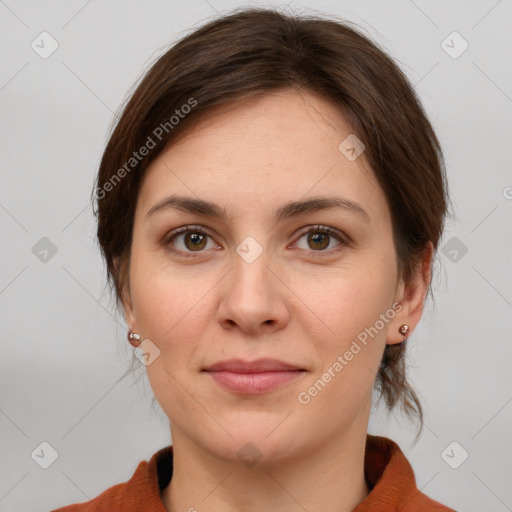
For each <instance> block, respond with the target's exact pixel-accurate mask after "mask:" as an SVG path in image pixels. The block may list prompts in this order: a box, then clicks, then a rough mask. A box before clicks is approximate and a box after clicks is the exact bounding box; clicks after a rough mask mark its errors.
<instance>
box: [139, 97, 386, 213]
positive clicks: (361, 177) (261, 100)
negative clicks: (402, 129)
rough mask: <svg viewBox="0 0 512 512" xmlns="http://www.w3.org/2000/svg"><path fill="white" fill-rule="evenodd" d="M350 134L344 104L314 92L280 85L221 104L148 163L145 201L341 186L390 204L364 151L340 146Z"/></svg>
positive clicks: (271, 195) (250, 198) (281, 194)
mask: <svg viewBox="0 0 512 512" xmlns="http://www.w3.org/2000/svg"><path fill="white" fill-rule="evenodd" d="M353 136H354V135H353V134H352V130H351V127H350V125H349V124H348V123H347V121H346V120H345V119H344V117H343V115H342V112H341V110H340V109H339V108H338V107H337V106H336V105H334V104H333V103H331V102H330V101H329V100H327V99H325V98H323V97H321V96H319V95H317V94H315V93H311V92H305V91H301V92H300V93H299V92H296V91H291V90H285V91H278V92H274V93H269V94H266V95H264V96H260V97H255V98H251V99H249V100H247V101H244V102H242V103H236V104H234V105H231V106H229V107H227V108H222V109H217V110H216V111H214V112H212V113H211V114H210V115H206V116H205V117H204V118H202V119H201V120H200V121H199V122H198V123H197V124H196V125H195V126H194V127H193V128H192V129H190V130H188V131H186V132H185V133H184V134H183V135H181V136H180V137H179V138H178V139H176V140H175V141H174V142H173V143H172V144H171V145H170V146H169V147H168V148H167V149H166V150H165V151H163V152H162V153H161V154H160V155H159V156H158V158H157V159H156V160H155V161H154V162H153V163H152V164H151V165H150V166H149V168H148V169H147V171H146V176H145V178H144V181H143V184H142V188H141V191H140V196H139V203H140V207H141V209H142V210H144V211H147V210H149V209H150V208H151V207H152V206H153V205H154V204H155V203H156V202H158V201H159V200H161V199H162V198H164V197H166V196H168V195H170V194H171V193H175V192H178V193H186V194H187V195H197V196H200V197H201V198H204V199H208V200H212V201H215V202H217V203H219V202H221V203H223V204H226V205H227V204H228V203H229V204H231V205H233V204H238V205H239V206H243V205H244V204H245V205H251V206H255V205H258V204H259V205H264V204H269V203H275V204H278V203H283V202H285V200H290V199H298V198H301V197H305V196H307V195H308V194H309V195H325V194H326V193H330V194H333V193H339V194H342V195H343V196H346V197H347V198H348V199H354V200H355V199H356V198H357V200H358V201H362V202H366V203H368V205H369V206H370V207H375V209H377V210H378V208H379V207H384V208H386V205H385V198H384V196H383V193H382V191H381V190H380V187H379V186H378V184H377V182H376V180H375V179H374V175H373V172H372V171H371V169H370V168H369V166H368V164H367V163H366V161H365V159H364V152H363V153H362V154H361V155H360V156H359V157H358V158H357V159H355V160H351V159H349V158H347V156H346V153H344V152H342V151H340V144H341V143H343V141H346V140H347V138H349V140H351V139H350V137H353ZM383 201H384V203H383Z"/></svg>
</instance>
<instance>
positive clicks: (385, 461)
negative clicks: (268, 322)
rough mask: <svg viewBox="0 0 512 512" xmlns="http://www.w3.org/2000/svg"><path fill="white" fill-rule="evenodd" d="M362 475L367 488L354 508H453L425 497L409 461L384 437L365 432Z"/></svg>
mask: <svg viewBox="0 0 512 512" xmlns="http://www.w3.org/2000/svg"><path fill="white" fill-rule="evenodd" d="M365 476H366V479H367V482H368V483H369V487H370V488H371V491H370V494H369V495H368V497H367V498H366V499H365V500H363V502H362V503H361V504H360V505H359V506H358V507H357V508H356V509H355V511H354V512H370V511H373V510H400V512H417V511H418V510H421V511H422V512H455V510H454V509H452V508H449V507H447V506H445V505H442V504H441V503H438V502H437V501H435V500H433V499H431V498H429V497H428V496H427V495H426V494H424V493H422V492H421V491H420V490H419V489H418V488H417V486H416V479H415V477H414V472H413V469H412V467H411V465H410V463H409V461H408V460H407V458H406V457H405V455H404V454H403V452H402V451H401V450H400V447H399V446H398V445H397V444H396V443H395V442H394V441H392V440H391V439H388V438H386V437H380V436H373V435H370V434H368V436H367V440H366V452H365Z"/></svg>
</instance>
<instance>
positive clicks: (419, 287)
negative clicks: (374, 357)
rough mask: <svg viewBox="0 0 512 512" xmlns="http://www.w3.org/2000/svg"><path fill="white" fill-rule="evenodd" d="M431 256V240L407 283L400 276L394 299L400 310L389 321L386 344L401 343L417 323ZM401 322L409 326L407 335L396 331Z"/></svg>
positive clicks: (421, 307)
mask: <svg viewBox="0 0 512 512" xmlns="http://www.w3.org/2000/svg"><path fill="white" fill-rule="evenodd" d="M433 256H434V246H433V245H432V242H428V244H427V245H426V247H425V249H424V251H423V254H422V256H421V259H420V261H419V262H418V265H417V266H416V270H415V272H414V275H413V276H412V278H411V280H410V281H409V282H408V283H404V282H403V279H402V278H400V281H399V283H398V286H397V292H396V295H395V301H396V302H398V303H400V305H401V306H402V308H401V309H400V310H398V308H397V314H396V315H395V317H394V318H393V319H392V320H391V321H390V322H389V330H388V334H387V339H386V343H387V344H388V345H396V344H397V343H402V342H403V341H404V340H405V339H406V337H409V336H410V335H411V333H412V332H413V331H414V329H415V328H416V326H417V325H418V324H419V322H420V320H421V315H422V313H423V307H424V305H425V299H426V298H427V293H428V288H429V286H430V280H431V277H432V258H433ZM403 324H406V325H408V326H409V332H408V334H407V336H404V335H403V334H400V332H399V331H398V329H399V328H400V326H401V325H403Z"/></svg>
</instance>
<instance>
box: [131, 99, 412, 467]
mask: <svg viewBox="0 0 512 512" xmlns="http://www.w3.org/2000/svg"><path fill="white" fill-rule="evenodd" d="M350 135H351V130H350V128H349V126H348V125H347V124H346V123H345V122H344V121H343V119H342V118H341V117H340V114H339V112H338V111H337V110H336V108H335V107H334V106H333V105H331V103H329V102H328V101H327V100H325V99H323V98H321V97H319V96H317V95H315V94H312V93H306V92H304V93H302V94H298V93H296V92H292V91H280V92H275V93H272V94H268V95H265V96H262V97H260V98H256V99H252V100H250V101H248V102H247V103H245V104H243V105H237V106H236V107H234V108H231V109H230V110H226V111H224V112H223V113H220V114H219V113H218V114H216V115H215V116H210V117H209V118H208V119H206V120H205V121H203V122H201V123H200V124H199V125H198V126H197V127H195V128H194V129H193V130H192V131H191V132H189V133H188V135H186V136H185V137H183V138H181V139H179V141H178V142H177V143H175V144H174V145H172V146H171V147H170V148H169V149H167V150H166V151H165V152H163V153H162V154H161V155H159V157H158V158H157V159H156V160H155V161H154V162H153V163H152V165H151V166H150V167H149V169H148V171H147V175H146V177H145V179H144V182H143V184H142V188H141V190H140V194H139V198H138V202H137V207H136V213H135V224H134V231H133V241H132V251H131V262H130V272H129V282H130V286H129V290H128V292H127V298H126V299H125V312H126V318H127V322H128V325H130V326H131V328H132V329H133V330H134V331H135V332H138V333H139V334H140V335H141V336H142V338H143V339H149V340H150V342H145V343H146V344H147V343H149V344H147V345H146V347H147V348H148V352H149V353H150V356H148V357H149V359H148V362H149V363H150V364H148V365H147V366H146V370H147V374H148V378H149V381H150V383H151V386H152V389H153V392H154V394H155V396H156V399H157V400H158V402H159V403H160V405H161V407H162V408H163V410H164V412H165V413H166V414H167V416H168V417H169V419H170V424H171V431H172V437H173V442H174V443H175V444H176V443H177V442H178V439H182V440H183V442H185V440H187V442H191V443H194V445H196V447H197V446H199V447H203V448H205V449H206V450H208V451H209V452H210V453H213V454H216V455H218V456H220V457H224V458H226V459H230V460H236V459H237V458H240V457H241V456H245V455H247V453H246V452H251V453H248V456H249V458H250V457H251V456H253V455H254V454H257V455H254V456H255V457H256V458H258V457H260V456H261V457H262V459H261V461H262V462H265V461H274V462H275V461H276V460H278V459H279V458H282V457H291V456H293V454H294V453H299V451H300V453H301V454H304V453H307V452H308V451H309V450H314V449H317V448H318V447H319V446H320V445H321V444H322V443H323V442H327V441H329V442H331V441H332V440H333V439H335V438H337V437H340V436H344V435H345V434H346V433H347V432H352V431H353V432H356V431H357V432H364V433H365V432H366V427H367V422H368V414H369V408H370V404H371V391H372V386H373V382H374V379H375V376H376V373H377V371H378V368H379V363H380V360H381V356H382V352H383V350H384V347H385V344H386V341H387V342H388V343H397V342H399V341H401V339H403V338H402V337H401V336H400V335H399V334H398V327H399V325H400V324H401V323H407V320H408V319H407V318H406V317H405V314H406V309H407V308H402V306H401V305H397V304H396V303H397V302H399V301H401V300H402V299H403V291H404V287H403V284H402V283H401V281H400V279H399V277H398V273H397V263H396V256H395V251H394V246H393V238H392V224H391V218H390V211H389V208H388V205H387V202H386V199H385V196H384V193H383V192H382V190H381V188H380V187H379V185H378V183H377V182H376V180H375V178H374V177H373V174H372V172H371V171H369V170H368V168H367V170H365V169H363V168H362V163H363V160H364V152H363V153H362V154H361V155H360V156H359V157H358V158H355V156H356V155H357V150H358V149H361V148H360V147H357V146H355V148H354V149H355V152H354V151H351V149H350V148H351V147H354V146H353V139H352V138H351V137H350V138H349V139H348V140H346V139H347V137H349V136H350ZM343 141H345V142H344V143H343V144H342V146H341V149H340V144H341V143H342V142H343ZM351 143H352V146H351ZM170 197H174V198H180V199H183V198H185V197H186V198H189V200H190V201H189V203H188V204H189V206H191V203H192V201H194V202H198V201H205V202H207V203H208V204H209V205H211V208H210V207H208V208H206V207H200V208H195V210H194V209H192V208H188V207H187V206H186V203H181V206H180V203H174V205H173V204H171V203H170V202H168V203H167V206H166V203H165V201H166V200H167V199H168V198H170ZM314 198H315V199H318V198H323V199H325V200H329V201H332V200H334V199H336V200H338V201H339V204H338V205H337V206H331V207H330V208H321V207H320V206H319V204H316V206H315V204H313V203H308V202H309V201H311V200H312V199H314ZM292 203H293V204H294V206H290V204H292ZM301 203H304V204H305V206H304V207H300V206H299V207H298V206H297V205H300V204H301ZM308 204H309V207H308ZM157 205H160V206H161V207H160V208H155V207H156V206H157ZM287 205H288V206H287ZM212 210H213V212H214V213H220V212H223V213H224V216H219V215H212ZM187 225H188V226H189V229H190V231H189V232H188V234H187V233H178V234H175V231H176V230H178V229H179V228H183V227H184V226H187ZM318 225H320V228H319V227H318ZM323 228H329V229H330V230H332V233H330V234H325V233H324V232H323V231H322V229H323ZM174 235H175V236H174ZM400 310H401V311H400ZM158 351H159V352H158ZM151 354H152V355H151ZM262 358H272V359H276V360H280V361H282V362H284V363H287V364H289V365H291V366H293V367H295V368H298V369H300V370H302V371H293V372H292V371H285V372H278V373H275V374H273V376H274V378H275V380H272V379H271V377H272V374H270V373H266V376H265V374H261V373H260V375H256V374H254V373H253V374H252V375H245V377H244V376H243V375H242V376H240V375H233V374H230V373H227V372H224V373H221V372H217V373H215V372H213V371H205V369H206V368H208V367H211V366H212V365H214V364H215V363H218V362H221V361H226V360H230V359H241V360H244V361H246V362H247V361H248V362H251V361H254V360H258V359H262ZM222 378H224V381H229V382H231V383H232V386H235V387H226V385H224V384H222V383H221V382H220V381H221V380H222ZM279 379H282V380H279ZM265 386H266V387H265ZM269 386H270V387H269ZM247 443H252V445H248V444H247Z"/></svg>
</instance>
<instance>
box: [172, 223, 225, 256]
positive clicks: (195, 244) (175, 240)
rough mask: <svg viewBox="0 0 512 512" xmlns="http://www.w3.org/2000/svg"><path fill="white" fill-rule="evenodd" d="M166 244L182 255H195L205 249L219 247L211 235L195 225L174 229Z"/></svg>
mask: <svg viewBox="0 0 512 512" xmlns="http://www.w3.org/2000/svg"><path fill="white" fill-rule="evenodd" d="M164 244H165V246H166V247H167V248H168V249H169V250H170V251H172V252H174V253H175V254H178V255H180V256H194V254H193V253H201V252H206V251H205V249H212V248H217V247H218V246H217V244H215V243H214V241H213V239H212V237H211V236H210V235H208V234H207V233H205V232H204V231H202V230H201V229H199V228H194V227H193V226H183V227H181V228H179V229H177V230H175V231H173V232H172V233H171V234H170V235H169V236H168V237H167V238H166V240H165V242H164ZM208 244H210V245H208Z"/></svg>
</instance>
